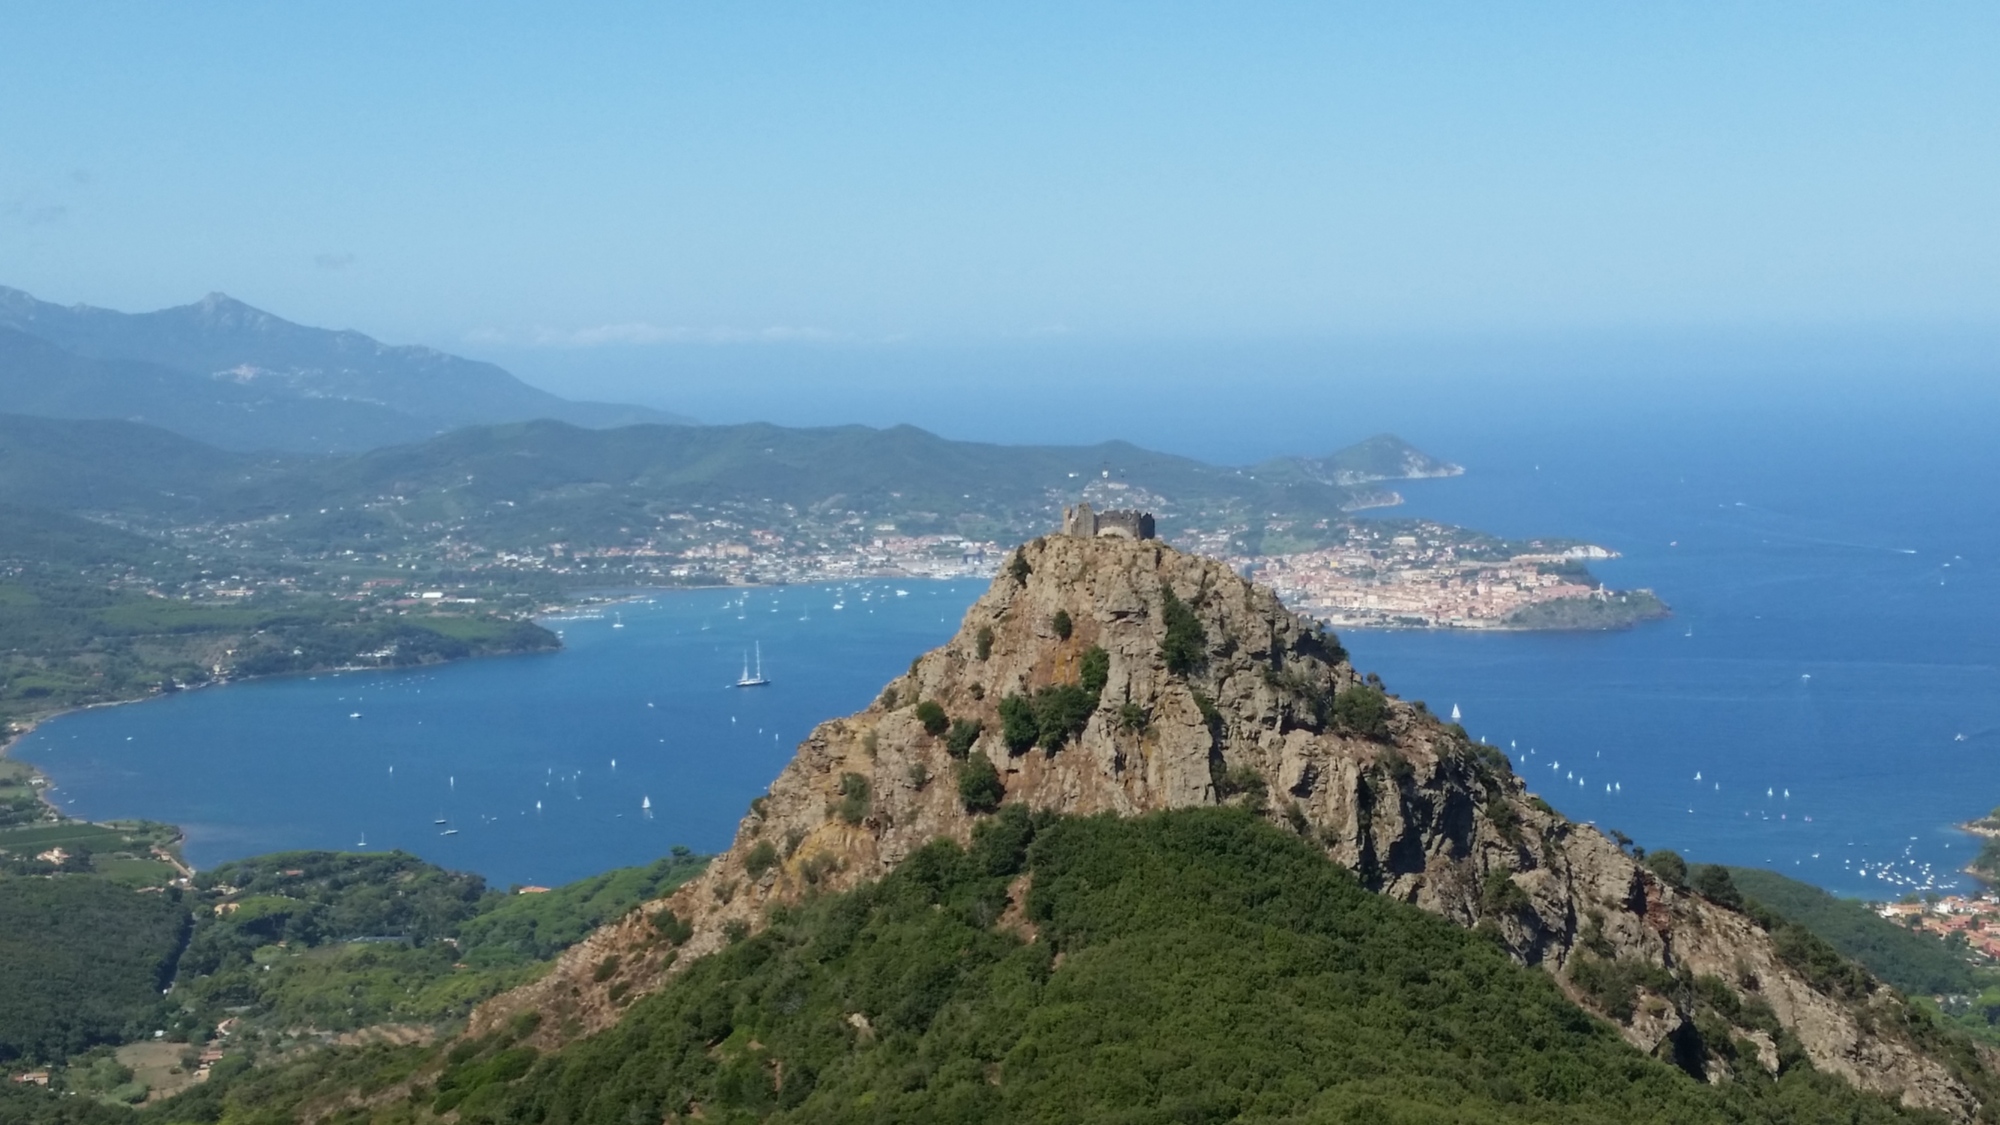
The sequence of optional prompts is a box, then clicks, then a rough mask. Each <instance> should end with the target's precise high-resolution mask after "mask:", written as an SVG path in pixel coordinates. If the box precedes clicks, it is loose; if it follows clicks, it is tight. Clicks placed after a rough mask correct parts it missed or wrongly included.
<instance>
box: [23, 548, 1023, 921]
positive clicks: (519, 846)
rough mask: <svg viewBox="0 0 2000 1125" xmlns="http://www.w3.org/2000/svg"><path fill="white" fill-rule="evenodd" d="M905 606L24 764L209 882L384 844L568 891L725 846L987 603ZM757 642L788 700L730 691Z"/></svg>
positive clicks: (112, 739) (73, 801)
mask: <svg viewBox="0 0 2000 1125" xmlns="http://www.w3.org/2000/svg"><path fill="white" fill-rule="evenodd" d="M898 588H899V584H896V583H886V582H863V583H852V584H847V585H841V586H802V587H792V588H788V589H780V590H753V591H725V590H690V591H679V592H673V593H662V594H658V595H655V596H652V597H649V598H647V599H644V600H641V601H636V602H629V603H625V604H622V605H619V606H616V607H606V608H605V609H604V611H603V614H602V616H599V617H595V618H590V619H581V620H578V619H569V620H553V621H550V622H548V624H549V626H550V627H551V628H555V629H559V630H561V631H562V633H563V639H564V643H565V648H564V650H563V651H562V652H559V653H553V654H546V655H535V656H522V657H502V658H495V659H489V660H475V661H469V662H466V663H463V664H454V665H445V666H441V667H435V668H427V669H416V670H409V671H384V672H352V673H346V674H342V675H336V676H317V677H293V678H286V679H278V680H267V681H261V682H251V683H244V684H235V685H231V686H228V687H224V688H218V689H212V690H207V691H196V692H189V693H186V694H183V695H178V696H173V697H171V698H167V699H160V700H155V701H151V702H147V703H144V704H139V705H134V706H127V707H113V708H105V709H101V710H94V711H86V712H80V713H77V714H73V715H68V716H65V717H63V718H61V719H58V720H56V721H54V722H52V723H48V724H46V725H45V726H43V727H41V728H40V729H38V730H36V731H35V732H34V733H33V734H32V735H30V736H29V737H28V738H27V739H25V740H24V741H23V742H22V743H21V745H20V746H19V748H18V751H17V752H18V754H19V755H20V756H21V757H22V758H24V759H26V760H28V761H31V762H34V763H35V764H37V765H39V766H41V767H42V768H43V769H44V770H46V771H47V772H48V774H49V776H50V777H51V778H53V779H54V780H55V782H56V784H57V785H58V786H59V788H58V789H57V790H56V794H55V795H56V798H57V800H58V801H60V802H61V803H62V805H63V807H64V808H65V809H67V810H68V811H70V812H72V813H74V814H75V815H78V816H84V817H90V818H93V819H105V818H113V817H129V816H143V817H148V818H151V819H155V820H163V821H168V822H171V823H174V824H179V825H182V826H184V827H185V828H186V830H187V833H188V845H187V853H188V858H189V860H190V861H191V862H193V863H194V864H195V865H196V866H197V867H205V866H210V865H213V864H215V863H218V862H221V861H223V860H226V859H232V858H237V857H241V856H246V855H255V854H258V853H260V852H268V851H276V850H280V849H288V848H353V847H355V846H356V845H358V844H359V843H361V841H362V840H363V839H364V838H365V839H366V841H367V846H368V848H369V849H370V850H386V849H389V848H402V849H404V850H406V851H410V852H413V853H415V854H417V855H420V856H422V857H424V858H425V859H428V860H432V861H434V862H437V863H440V864H444V865H446V866H448V867H454V868H458V869H461V870H470V871H477V872H479V873H481V874H483V875H485V876H486V877H487V878H488V879H489V880H491V881H493V882H494V883H497V884H500V885H506V884H508V883H541V884H551V885H552V884H556V883H563V882H568V881H570V880H573V879H577V878H581V877H583V876H585V875H590V874H594V873H596V872H599V871H603V870H605V869H607V868H610V867H616V866H620V865H625V864H636V863H646V862H650V861H652V860H653V859H656V858H658V857H659V856H661V855H663V854H665V852H666V850H667V849H668V848H669V847H671V846H672V845H674V844H686V845H688V846H689V847H692V848H695V849H697V850H702V851H709V850H715V849H719V848H722V847H725V846H727V845H728V843H729V840H730V838H731V836H732V835H733V834H734V832H735V828H736V822H737V819H738V818H739V817H741V816H742V814H743V811H744V808H745V807H746V806H747V805H748V804H749V801H750V799H751V798H752V797H755V796H756V795H757V794H759V793H761V792H763V791H764V788H765V787H766V786H767V785H769V784H770V782H771V779H772V778H774V777H776V776H777V774H778V771H779V770H780V769H782V768H783V767H784V765H785V763H786V762H788V761H790V760H791V756H792V752H793V749H794V747H795V746H796V745H797V743H798V742H799V741H800V740H801V739H803V738H804V737H805V735H806V734H807V733H808V732H809V731H810V730H811V729H812V727H813V725H814V724H815V723H817V722H819V721H821V720H823V719H826V718H829V717H832V716H835V715H844V714H848V713H849V712H852V711H856V710H859V709H860V708H862V707H864V706H866V705H867V704H868V702H869V701H870V700H871V699H873V698H874V696H875V693H876V692H878V691H880V690H881V688H882V685H883V684H884V683H886V682H888V681H889V679H891V678H892V677H893V676H895V675H896V674H897V673H899V672H901V671H902V670H904V669H905V668H907V667H908V666H909V663H910V658H911V657H912V656H913V655H914V654H916V653H919V652H922V651H924V650H925V649H928V648H932V647H934V646H936V645H938V644H940V643H942V642H943V641H944V640H945V639H946V638H948V637H949V636H951V634H952V633H953V632H955V631H956V630H957V628H958V623H959V620H960V618H961V617H963V615H964V612H965V608H966V607H967V606H968V605H970V604H971V602H972V600H973V599H974V598H976V597H977V596H978V595H979V593H980V592H982V591H984V589H985V588H986V583H984V582H955V583H954V582H920V583H901V584H900V588H901V589H903V590H905V591H907V593H906V595H904V596H900V597H899V596H897V593H896V591H897V589H898ZM835 605H841V606H842V607H843V608H841V609H835V608H834V606H835ZM620 625H622V627H616V626H620ZM754 644H761V645H762V648H763V656H764V671H765V674H766V675H767V676H768V677H769V678H770V679H771V680H772V681H773V682H772V684H771V686H769V687H763V688H751V689H737V688H734V687H731V686H729V685H730V684H731V683H732V682H733V681H734V680H735V679H736V678H737V676H738V674H739V673H740V672H741V670H742V665H743V661H744V659H745V658H746V656H747V655H748V654H749V653H750V651H751V649H752V646H753V645H754ZM357 715H358V717H354V716H357ZM614 760H615V762H616V765H615V766H614V765H613V762H614ZM648 800H650V802H651V806H652V807H651V808H650V809H649V810H648V809H642V808H641V804H642V802H645V801H648ZM440 818H442V819H444V820H446V821H448V824H446V825H437V824H434V823H433V822H434V821H435V820H438V819H440ZM446 828H455V829H457V832H456V834H454V835H451V836H445V835H442V834H441V833H442V832H443V831H444V830H445V829H446Z"/></svg>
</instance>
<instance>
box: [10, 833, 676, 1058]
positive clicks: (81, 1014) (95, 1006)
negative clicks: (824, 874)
mask: <svg viewBox="0 0 2000 1125" xmlns="http://www.w3.org/2000/svg"><path fill="white" fill-rule="evenodd" d="M68 827H71V826H67V825H56V826H50V828H49V830H51V831H55V830H62V829H66V828H68ZM80 827H81V828H83V829H89V830H96V831H107V830H106V829H102V828H100V827H99V826H95V825H82V826H80ZM31 831H41V830H39V829H37V830H31ZM114 834H116V833H115V832H114ZM4 838H5V837H4V835H0V839H4ZM705 862H706V860H705V859H704V858H703V857H700V856H696V855H694V854H692V853H691V852H689V851H688V850H687V849H686V848H676V849H675V850H674V853H673V854H672V855H670V856H667V857H665V858H663V859H661V860H659V861H658V862H656V863H653V864H651V865H648V866H645V867H634V868H625V869H621V870H617V871H610V872H606V873H604V874H602V875H597V876H594V877H592V878H589V879H585V880H582V881H580V882H577V883H573V884H571V885H569V886H566V887H561V888H557V889H556V890H553V891H549V892H546V893H539V894H500V893H497V892H494V891H490V890H488V889H487V888H486V886H485V883H484V881H483V880H481V879H480V878H479V877H478V876H472V875H462V874H458V873H455V872H450V871H445V870H443V869H441V868H438V867H435V866H433V865H431V864H427V863H424V862H422V861H420V860H418V859H416V858H414V857H412V856H409V855H405V854H403V853H400V852H391V853H386V854H357V853H337V852H284V853H278V854H274V855H268V856H259V857H256V858H253V859H248V860H242V861H238V862H235V863H228V864H224V865H221V866H219V867H217V868H215V869H213V870H211V871H208V872H205V873H203V875H201V876H200V877H199V879H198V881H197V886H196V888H195V890H193V891H192V892H189V893H186V894H183V892H181V891H180V890H178V889H171V888H170V889H167V890H165V891H164V892H157V891H156V893H139V892H136V891H134V890H131V889H128V888H126V887H124V886H121V885H119V883H118V881H117V880H116V878H115V877H102V876H95V875H81V874H69V875H61V876H58V877H56V878H52V879H48V878H45V879H18V878H17V879H5V880H0V1059H4V1058H8V1057H12V1056H15V1055H18V1056H21V1057H24V1058H27V1059H31V1060H40V1061H48V1062H60V1061H62V1060H63V1059H65V1058H66V1057H68V1056H71V1055H74V1054H75V1053H76V1052H78V1051H82V1050H84V1049H86V1048H88V1047H90V1046H92V1045H93V1044H97V1043H111V1042H120V1041H129V1040H131V1039H134V1038H138V1037H140V1036H141V1035H142V1034H144V1033H148V1032H150V1031H153V1030H159V1031H164V1032H166V1033H167V1035H168V1037H169V1038H170V1039H171V1040H173V1041H178V1042H189V1041H192V1042H196V1043H199V1042H201V1041H203V1040H205V1039H207V1038H209V1037H210V1036H211V1035H212V1034H213V1033H214V1029H215V1027H216V1025H217V1024H218V1023H219V1022H221V1021H222V1020H224V1019H225V1018H228V1017H230V1016H235V1017H238V1022H239V1024H240V1025H241V1026H240V1027H239V1029H238V1038H239V1041H241V1040H244V1039H252V1040H254V1039H261V1038H265V1037H267V1036H274V1037H276V1041H284V1040H285V1039H286V1037H288V1036H291V1035H294V1034H295V1033H296V1032H297V1031H298V1029H306V1028H310V1029H314V1031H315V1033H328V1032H338V1031H347V1030H353V1029H357V1028H362V1027H366V1026H369V1025H372V1024H379V1023H385V1022H404V1023H418V1024H435V1023H438V1022H440V1021H448V1020H452V1019H457V1018H462V1017H463V1016H465V1015H466V1014H467V1013H469V1012H470V1011H471V1008H472V1006H473V1005H474V1004H476V1003H477V1002H478V1001H480V1000H482V999H484V998H486V997H487V996H490V995H492V994H494V993H495V992H497V991H499V990H501V989H503V988H506V987H510V986H511V985H513V984H516V983H519V982H520V981H522V980H524V979H527V977H528V976H530V975H532V974H533V973H535V972H538V971H539V970H540V967H541V966H542V965H543V964H544V963H546V962H547V961H548V960H549V959H550V958H553V957H554V956H555V955H556V954H557V953H559V952H561V951H562V950H563V949H565V948H568V947H569V946H570V945H572V944H574V943H575V942H577V941H579V940H581V939H582V937H583V936H584V935H585V934H587V933H588V932H589V931H590V930H591V929H593V928H595V927H597V926H599V925H602V924H603V923H605V922H608V921H611V920H612V919H614V918H616V917H618V916H619V915H622V914H623V913H625V912H626V911H628V910H630V909H631V908H632V907H634V906H636V905H638V904H639V903H641V902H644V901H647V900H649V899H653V898H657V897H659V896H660V895H663V894H665V893H667V892H668V891H670V890H672V889H673V888H674V887H676V886H678V885H679V884H680V883H681V882H684V881H685V880H687V879H689V878H691V877H693V876H694V875H695V874H696V873H697V872H699V871H700V870H701V868H702V866H703V865H704V863H705ZM169 982H171V983H172V985H173V992H172V995H171V997H169V998H165V999H163V998H162V995H161V989H162V988H164V987H166V986H167V985H168V983H169Z"/></svg>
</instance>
